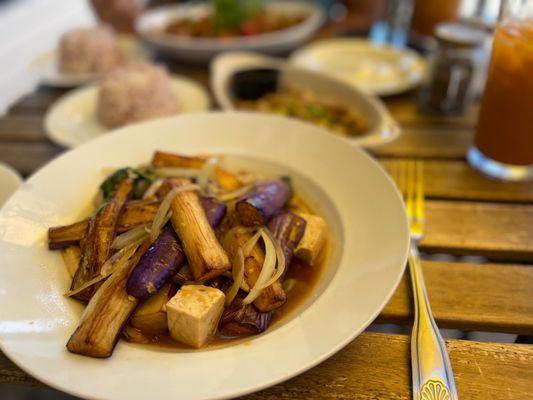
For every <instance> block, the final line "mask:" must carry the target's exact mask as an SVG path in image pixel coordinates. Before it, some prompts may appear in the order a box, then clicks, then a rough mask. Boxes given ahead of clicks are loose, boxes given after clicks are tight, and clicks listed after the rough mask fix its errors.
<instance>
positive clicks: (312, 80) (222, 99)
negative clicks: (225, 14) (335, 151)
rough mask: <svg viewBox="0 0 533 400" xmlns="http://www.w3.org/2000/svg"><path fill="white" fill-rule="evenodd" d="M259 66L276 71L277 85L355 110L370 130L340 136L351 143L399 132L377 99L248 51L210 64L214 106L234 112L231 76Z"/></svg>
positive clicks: (369, 142)
mask: <svg viewBox="0 0 533 400" xmlns="http://www.w3.org/2000/svg"><path fill="white" fill-rule="evenodd" d="M261 68H268V69H275V70H279V71H280V76H279V85H280V86H284V85H285V84H289V85H295V86H299V87H305V88H309V89H311V90H312V91H313V92H314V93H319V94H320V95H323V96H324V97H325V98H332V99H336V100H339V101H342V102H344V103H346V104H350V105H352V106H353V107H354V108H355V109H357V110H359V111H360V112H361V114H362V115H363V116H364V117H365V118H366V119H367V120H368V122H369V125H370V129H369V130H368V132H367V133H365V134H362V135H360V136H354V137H350V138H343V139H344V140H346V141H348V142H349V143H350V144H352V145H354V146H364V147H376V146H380V145H383V144H385V143H388V142H391V141H393V140H395V139H397V138H398V137H399V135H400V134H401V128H400V126H399V124H398V123H397V122H396V121H395V120H394V118H393V117H392V116H391V115H390V113H389V112H388V110H387V107H386V106H385V105H384V104H383V102H382V101H381V100H380V99H379V98H377V97H375V96H372V95H370V94H367V93H365V92H363V91H361V90H359V89H358V88H357V87H354V86H352V85H347V84H346V83H345V82H343V81H341V80H339V79H335V78H332V77H329V76H327V75H325V74H322V73H319V72H315V71H310V70H307V69H305V68H300V67H297V66H292V65H290V64H287V63H286V62H285V61H284V60H282V59H279V58H273V57H267V56H261V55H257V54H254V53H248V52H229V53H225V54H221V55H219V56H217V57H216V58H215V59H214V60H213V62H212V63H211V77H210V78H211V82H210V85H211V90H212V91H213V93H214V97H215V100H216V101H217V103H218V105H219V106H220V107H221V108H222V109H223V110H227V111H235V104H234V96H233V94H232V93H231V78H232V77H233V76H234V75H235V74H236V73H238V72H240V71H246V70H250V69H261Z"/></svg>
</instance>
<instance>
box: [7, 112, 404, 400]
mask: <svg viewBox="0 0 533 400" xmlns="http://www.w3.org/2000/svg"><path fill="white" fill-rule="evenodd" d="M304 143H305V145H302V144H304ZM156 149H164V150H167V151H173V152H181V153H189V154H197V153H203V154H205V153H218V154H225V155H227V161H228V162H230V163H238V164H240V165H242V164H246V165H248V166H249V167H250V168H253V169H263V168H268V169H271V170H275V171H277V172H281V171H283V173H288V174H289V175H290V176H291V177H292V178H293V182H294V185H295V190H296V191H297V192H299V193H301V194H302V195H303V197H304V198H307V199H309V200H310V201H311V204H312V205H313V206H314V207H315V209H316V210H317V211H318V212H319V213H320V214H321V215H323V216H324V217H325V219H326V220H327V222H328V224H329V229H330V237H331V244H332V252H331V256H330V257H329V259H328V260H327V262H326V264H325V271H324V272H323V274H322V277H321V280H320V282H319V283H318V286H317V287H316V289H315V290H314V292H313V294H312V295H310V296H309V297H308V298H307V300H306V301H304V303H303V304H302V305H301V306H300V307H299V308H298V309H297V310H295V311H294V312H293V314H292V315H291V316H290V317H288V318H286V319H285V320H284V321H281V322H280V323H279V324H277V325H276V326H272V327H271V329H270V330H268V331H267V332H265V333H264V334H262V335H258V336H255V337H251V338H249V339H248V340H245V341H242V342H238V343H235V344H232V345H228V346H225V347H214V348H207V349H205V350H202V351H198V350H187V349H173V348H156V347H150V346H146V345H137V344H131V343H126V342H124V341H121V342H120V343H119V344H118V345H117V348H116V349H115V352H114V354H113V356H112V357H111V358H109V359H107V360H101V359H91V358H87V357H83V356H79V355H75V354H71V353H69V352H68V351H67V350H66V348H65V344H66V342H67V340H68V338H69V336H70V335H71V334H72V332H73V331H74V329H75V327H76V325H77V324H78V321H79V318H80V315H81V312H82V306H81V305H80V304H79V303H78V302H76V301H74V300H71V299H67V298H65V297H64V296H63V295H62V293H64V292H65V290H66V289H67V287H68V286H69V282H70V277H69V275H68V273H67V271H66V268H65V267H64V265H63V262H62V260H61V256H60V255H59V253H58V252H52V251H48V250H47V248H46V231H47V229H48V227H50V226H53V225H61V224H66V223H70V222H72V221H75V220H77V219H79V218H80V217H81V215H80V213H82V212H83V211H84V210H87V206H88V205H89V204H90V203H91V202H92V198H93V196H94V193H95V192H96V190H97V188H98V185H99V183H100V182H101V180H102V178H103V177H104V175H105V172H104V171H103V168H104V167H105V168H108V167H112V168H118V167H123V166H126V165H138V164H140V163H146V162H147V161H148V160H149V159H150V157H151V155H152V152H153V151H154V150H156ZM408 242H409V235H408V230H407V221H406V216H405V210H404V206H403V202H402V200H401V196H400V194H399V193H398V191H397V190H396V188H395V186H394V184H393V183H392V181H391V179H389V177H388V176H387V174H386V173H385V172H384V170H383V169H382V168H381V167H380V166H379V165H378V163H377V162H375V161H374V160H372V159H371V158H370V157H369V156H368V155H367V154H366V153H365V152H363V151H361V150H358V149H354V148H352V147H350V146H349V145H347V144H346V142H344V141H342V140H340V139H338V138H336V137H335V136H333V135H328V134H325V132H324V131H323V130H321V129H319V128H317V127H314V126H312V125H309V124H304V123H301V122H298V121H295V120H290V119H285V118H279V117H274V116H268V115H260V114H239V113H211V114H208V113H205V114H191V115H184V116H180V117H172V118H166V119H159V120H154V121H150V122H146V123H143V124H136V125H131V126H128V127H125V128H123V129H120V130H117V131H116V132H114V133H112V134H109V135H105V136H102V137H100V138H98V139H95V140H93V141H91V142H88V143H86V144H84V145H82V146H80V147H78V148H76V149H74V150H72V151H69V152H67V153H64V154H63V155H61V156H60V157H58V158H56V159H55V160H54V161H52V162H51V163H49V164H48V165H46V166H45V167H44V168H43V169H41V170H40V171H39V172H37V173H36V174H35V175H33V176H32V177H31V178H30V179H29V180H28V181H26V182H25V183H24V184H23V185H22V187H21V188H20V189H19V190H18V191H17V192H16V193H15V194H14V196H13V197H11V199H10V200H9V201H8V202H7V203H6V205H5V206H4V207H3V208H2V210H0V254H2V257H1V258H0V310H2V318H1V319H0V347H1V350H2V351H3V352H4V353H5V354H6V355H7V356H8V357H9V358H10V359H11V360H12V361H13V362H15V363H16V364H17V365H18V366H20V367H21V368H22V369H24V370H25V371H26V372H28V373H29V374H31V375H33V376H34V377H36V378H37V379H39V380H40V381H42V382H44V383H46V384H48V385H50V386H53V387H55V388H57V389H60V390H63V391H65V392H68V393H71V394H73V395H76V396H79V397H82V398H91V399H110V400H111V399H113V400H115V399H116V400H119V399H121V400H122V399H129V400H137V399H139V400H140V399H142V400H145V399H152V398H176V397H178V398H180V399H191V400H192V399H221V398H229V397H235V396H239V395H243V394H246V393H250V392H252V391H256V390H259V389H262V388H265V387H267V386H270V385H274V384H276V383H278V382H281V381H283V380H286V379H289V378H290V377H292V376H294V375H296V374H299V373H302V372H303V371H305V370H306V369H308V368H311V367H312V366H314V365H316V364H318V363H319V362H321V361H323V360H324V359H326V358H327V357H329V356H331V355H332V354H333V353H335V352H336V351H338V350H340V349H341V348H342V347H343V346H345V345H346V344H347V343H348V342H349V341H351V340H352V339H353V338H354V337H355V336H356V335H358V334H359V333H360V332H362V331H363V330H364V329H365V328H366V327H367V326H368V325H369V324H370V323H371V322H372V321H373V320H374V318H375V317H376V316H377V315H378V314H379V312H380V310H381V309H382V308H383V307H384V306H385V304H386V303H387V301H388V300H389V298H390V297H391V295H392V294H393V292H394V290H395V288H396V285H397V284H398V282H399V281H400V279H401V277H402V275H403V271H404V266H405V262H406V256H407V249H408ZM14 266H16V268H15V267H14Z"/></svg>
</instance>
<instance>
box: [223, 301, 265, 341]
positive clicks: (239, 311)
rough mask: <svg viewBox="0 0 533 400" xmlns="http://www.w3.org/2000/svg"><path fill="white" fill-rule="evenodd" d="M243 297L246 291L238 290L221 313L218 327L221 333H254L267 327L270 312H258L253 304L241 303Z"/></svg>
mask: <svg viewBox="0 0 533 400" xmlns="http://www.w3.org/2000/svg"><path fill="white" fill-rule="evenodd" d="M244 297H246V293H244V292H240V293H239V294H238V295H237V297H236V298H235V300H233V302H232V303H231V304H230V305H229V307H227V308H226V309H225V310H224V312H223V313H222V317H221V318H220V323H219V325H218V329H219V331H220V332H221V333H222V334H223V335H226V336H245V335H255V334H258V333H261V332H264V331H265V330H266V329H267V328H268V325H269V324H270V321H271V320H272V313H271V312H260V311H259V310H257V308H255V306H254V305H253V304H248V305H245V304H243V303H242V300H243V299H244Z"/></svg>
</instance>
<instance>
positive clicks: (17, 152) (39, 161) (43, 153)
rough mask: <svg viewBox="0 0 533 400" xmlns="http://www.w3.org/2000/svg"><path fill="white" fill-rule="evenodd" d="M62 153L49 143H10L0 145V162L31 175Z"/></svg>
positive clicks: (23, 173)
mask: <svg viewBox="0 0 533 400" xmlns="http://www.w3.org/2000/svg"><path fill="white" fill-rule="evenodd" d="M62 151H63V149H61V148H59V147H57V146H55V145H53V144H51V143H49V142H8V143H2V144H0V160H2V162H4V163H7V164H9V165H11V166H13V167H14V168H15V169H16V170H17V171H19V172H20V173H21V174H22V175H30V174H32V173H33V172H35V171H36V170H38V169H39V168H41V167H42V166H43V165H44V164H46V163H47V162H48V161H50V160H51V159H52V158H54V157H56V156H58V155H59V154H60V153H61V152H62Z"/></svg>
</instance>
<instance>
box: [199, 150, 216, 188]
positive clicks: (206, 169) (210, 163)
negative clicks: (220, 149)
mask: <svg viewBox="0 0 533 400" xmlns="http://www.w3.org/2000/svg"><path fill="white" fill-rule="evenodd" d="M217 164H218V158H217V157H211V158H209V159H208V160H207V161H206V162H205V163H204V165H203V166H202V169H200V173H199V174H198V176H197V179H196V183H197V184H198V185H199V186H200V187H201V188H202V190H203V191H206V190H207V185H208V183H209V181H210V179H211V177H212V176H213V174H214V172H215V166H216V165H217Z"/></svg>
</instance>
